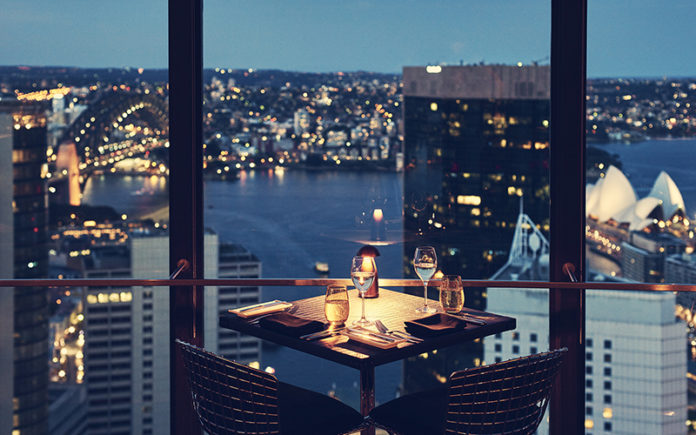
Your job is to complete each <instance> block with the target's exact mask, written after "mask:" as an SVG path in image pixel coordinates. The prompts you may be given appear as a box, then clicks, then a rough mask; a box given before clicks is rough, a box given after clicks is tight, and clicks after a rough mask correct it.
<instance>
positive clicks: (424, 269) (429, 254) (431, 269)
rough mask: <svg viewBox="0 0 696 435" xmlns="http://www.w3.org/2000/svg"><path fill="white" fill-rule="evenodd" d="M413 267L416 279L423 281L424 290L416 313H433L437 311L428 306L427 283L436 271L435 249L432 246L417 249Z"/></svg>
mask: <svg viewBox="0 0 696 435" xmlns="http://www.w3.org/2000/svg"><path fill="white" fill-rule="evenodd" d="M413 266H414V267H415V269H416V273H417V274H418V277H419V278H420V279H421V281H423V288H424V293H423V306H422V307H420V308H417V309H416V311H417V312H419V313H434V312H435V311H437V310H436V309H435V308H431V307H429V306H428V281H429V280H430V278H432V277H433V275H434V274H435V270H437V255H436V254H435V248H433V247H432V246H419V247H417V248H416V254H415V255H414V257H413Z"/></svg>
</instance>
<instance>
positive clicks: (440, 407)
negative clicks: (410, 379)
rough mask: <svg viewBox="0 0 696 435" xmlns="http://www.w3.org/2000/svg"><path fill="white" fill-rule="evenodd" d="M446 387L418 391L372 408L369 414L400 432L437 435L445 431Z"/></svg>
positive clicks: (416, 434)
mask: <svg viewBox="0 0 696 435" xmlns="http://www.w3.org/2000/svg"><path fill="white" fill-rule="evenodd" d="M447 399H448V396H447V388H438V389H435V390H428V391H421V392H419V393H414V394H408V395H406V396H402V397H399V398H398V399H394V400H391V401H389V402H387V403H385V404H383V405H380V406H378V407H376V408H375V409H373V410H372V412H370V417H371V418H372V419H373V420H374V421H375V422H377V423H378V424H380V425H381V426H384V427H386V428H388V429H391V430H394V431H396V432H397V433H399V434H400V435H439V434H442V433H444V431H445V415H446V414H447Z"/></svg>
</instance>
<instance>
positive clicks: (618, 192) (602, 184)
mask: <svg viewBox="0 0 696 435" xmlns="http://www.w3.org/2000/svg"><path fill="white" fill-rule="evenodd" d="M637 200H638V198H637V197H636V192H635V191H634V190H633V186H631V183H630V182H629V181H628V178H626V176H625V175H624V174H623V172H621V170H619V169H618V168H616V167H615V166H613V165H612V166H609V169H607V172H606V175H605V176H604V178H602V179H600V180H599V181H598V182H597V184H595V186H594V188H592V190H591V191H590V193H589V203H588V204H586V206H585V207H586V212H587V214H588V215H590V214H591V215H593V216H596V217H597V219H598V220H599V221H600V222H606V221H608V220H609V219H612V218H613V217H614V216H615V215H618V214H619V213H621V212H622V211H624V210H625V209H626V208H628V207H630V206H631V205H632V204H635V203H636V201H637Z"/></svg>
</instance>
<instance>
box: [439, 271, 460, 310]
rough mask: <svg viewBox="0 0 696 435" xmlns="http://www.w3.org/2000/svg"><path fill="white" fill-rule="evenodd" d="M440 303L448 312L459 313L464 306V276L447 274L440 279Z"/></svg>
mask: <svg viewBox="0 0 696 435" xmlns="http://www.w3.org/2000/svg"><path fill="white" fill-rule="evenodd" d="M440 305H442V309H443V310H445V312H446V313H453V314H454V313H458V312H460V311H462V308H464V288H463V287H462V278H461V277H459V276H457V275H447V276H445V277H444V278H442V280H441V281H440Z"/></svg>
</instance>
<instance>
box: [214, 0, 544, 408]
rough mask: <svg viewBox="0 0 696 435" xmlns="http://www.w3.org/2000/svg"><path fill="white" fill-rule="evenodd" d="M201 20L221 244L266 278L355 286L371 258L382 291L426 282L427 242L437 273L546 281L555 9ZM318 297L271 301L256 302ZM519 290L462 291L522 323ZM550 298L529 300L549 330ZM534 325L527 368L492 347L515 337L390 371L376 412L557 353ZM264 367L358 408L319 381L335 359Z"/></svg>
mask: <svg viewBox="0 0 696 435" xmlns="http://www.w3.org/2000/svg"><path fill="white" fill-rule="evenodd" d="M204 22H205V25H204V29H205V35H204V36H205V37H204V47H205V56H204V67H205V70H204V75H203V76H204V113H203V120H204V128H203V130H204V133H203V135H204V137H203V141H204V147H205V163H204V164H205V201H206V202H205V222H206V226H207V227H208V228H210V229H211V230H212V231H213V232H214V233H215V234H216V235H217V237H218V240H219V243H220V246H222V244H223V243H225V244H233V245H240V246H241V248H240V249H242V250H244V251H248V252H249V253H250V255H253V256H254V257H255V258H257V259H258V263H259V265H260V267H259V271H260V273H261V274H262V275H263V277H264V278H305V277H308V276H314V277H331V278H347V277H348V275H349V264H350V257H352V256H353V255H355V254H356V252H357V251H358V249H359V248H360V247H361V246H363V245H367V244H370V245H373V246H375V247H377V249H378V250H379V252H380V254H381V255H380V256H379V258H378V259H377V266H378V270H379V276H380V277H385V278H401V277H406V278H417V276H416V274H415V272H414V269H413V263H412V259H413V255H414V250H415V248H416V247H417V246H420V245H432V246H434V247H435V248H436V251H437V256H438V274H437V275H436V277H440V276H442V274H456V275H461V276H462V277H463V278H464V279H467V278H468V279H489V278H493V279H514V280H517V279H527V280H545V279H547V278H548V242H547V238H548V230H549V212H548V205H549V186H548V184H549V177H548V153H549V136H548V127H549V85H550V83H549V79H550V69H549V65H548V60H549V59H548V57H549V44H550V42H549V41H550V38H549V36H550V27H549V23H550V5H549V4H548V3H547V2H541V1H538V2H537V1H535V2H526V3H525V4H524V6H522V5H521V4H520V5H514V4H506V7H505V8H499V7H496V6H493V5H483V4H471V3H452V2H435V3H432V2H431V3H427V4H426V3H415V2H407V3H403V2H391V1H387V2H383V1H380V2H344V3H340V4H336V3H332V4H323V3H320V2H311V1H302V2H293V3H285V2H276V1H265V2H255V3H253V4H249V3H242V2H221V1H215V0H209V1H206V2H205V8H204ZM259 23H264V25H259ZM530 23H535V24H530ZM206 250H208V246H206ZM210 273H211V274H214V273H215V271H210ZM211 274H208V275H206V276H207V277H213V276H214V275H211ZM430 290H431V291H430V297H431V298H432V299H431V301H430V304H432V305H437V304H438V302H437V294H436V289H435V288H431V289H430ZM323 291H324V289H322V288H301V287H299V288H297V287H296V288H279V287H265V288H263V289H262V290H259V292H260V294H259V296H258V297H260V298H261V299H262V300H273V299H283V300H293V299H298V298H304V297H309V296H316V295H319V294H322V292H323ZM406 291H408V292H410V293H413V294H414V295H418V296H422V295H423V288H422V287H421V288H418V287H416V288H411V289H408V290H406ZM511 292H513V291H512V290H499V289H491V290H490V291H488V299H487V298H486V293H487V291H486V289H480V288H479V289H474V288H468V289H466V306H468V307H473V308H477V309H486V308H488V309H490V310H491V311H494V312H499V313H501V314H511V313H512V314H514V313H515V310H514V305H512V303H509V301H510V300H511V299H510V297H508V293H511ZM513 293H516V292H513ZM537 293H538V294H537ZM520 294H521V293H520ZM494 295H495V296H497V298H495V297H494ZM537 296H538V299H539V300H537ZM546 296H547V292H546V290H540V291H538V292H536V293H534V295H533V296H529V295H526V296H524V298H531V299H530V300H532V301H533V302H532V303H533V305H534V310H537V309H538V310H539V311H540V316H542V315H544V314H545V312H546V311H544V310H546V308H545V307H546V305H543V302H545V301H546ZM367 305H368V307H367V309H368V317H369V300H368V302H367ZM540 319H541V318H540ZM539 323H540V324H539V325H535V326H534V327H530V328H528V329H525V331H526V332H525V335H524V339H523V340H522V341H521V342H520V346H521V347H520V348H519V350H518V352H517V353H516V354H513V353H512V345H511V344H509V345H508V344H507V343H506V345H505V346H504V347H502V348H501V349H504V351H500V350H499V351H494V347H493V343H498V344H500V343H501V342H500V340H503V341H506V340H511V339H510V338H509V337H508V336H507V335H508V334H503V337H501V338H499V339H498V340H499V341H494V340H491V346H490V349H488V347H487V345H486V348H485V349H484V345H483V343H482V342H477V343H471V344H470V345H468V346H464V347H458V348H456V349H449V350H441V351H438V352H437V353H433V354H428V355H421V356H420V357H418V358H414V359H412V360H409V361H407V362H406V363H405V364H401V363H397V364H392V365H389V366H386V367H383V368H381V369H378V379H379V381H378V382H377V400H378V402H384V401H386V400H389V399H391V398H393V397H394V396H395V395H396V394H398V393H405V392H413V391H417V390H420V389H423V388H427V387H431V386H433V385H441V383H442V382H443V381H444V380H445V379H446V378H447V376H449V374H450V373H451V372H452V371H453V370H457V369H462V368H465V367H470V366H474V365H480V364H483V363H491V362H494V361H496V360H498V359H508V358H511V357H513V356H517V355H520V354H527V353H529V352H531V351H533V352H537V351H543V350H546V348H547V346H546V344H545V343H546V342H547V340H546V337H547V335H548V333H547V328H546V322H545V321H542V320H540V322H539ZM532 334H537V335H538V337H539V343H532V342H531V341H530V340H529V337H530V336H532ZM486 343H488V341H486ZM260 360H261V366H263V367H266V366H270V367H273V368H274V369H275V372H276V374H277V375H278V376H279V378H280V379H281V380H283V379H286V380H290V381H292V382H295V383H297V384H300V385H302V386H305V387H309V388H312V389H315V390H317V391H321V392H324V393H326V392H332V393H333V394H335V395H336V396H337V397H339V398H340V399H341V400H345V401H347V402H349V403H352V404H357V401H358V385H357V383H356V382H355V381H356V376H355V373H354V371H352V370H350V369H345V368H341V367H339V366H335V365H330V370H329V371H328V373H331V375H330V376H314V375H313V373H316V371H315V370H311V369H308V368H310V367H319V365H327V366H329V363H327V362H323V361H320V360H318V359H316V358H314V357H311V356H307V355H303V354H300V353H297V352H295V351H292V350H289V349H285V348H278V347H271V346H268V347H263V352H262V354H261V356H260ZM380 370H381V372H380Z"/></svg>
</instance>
